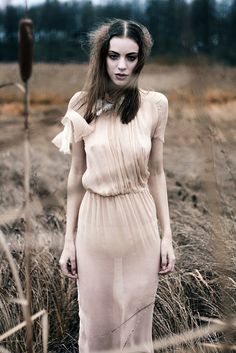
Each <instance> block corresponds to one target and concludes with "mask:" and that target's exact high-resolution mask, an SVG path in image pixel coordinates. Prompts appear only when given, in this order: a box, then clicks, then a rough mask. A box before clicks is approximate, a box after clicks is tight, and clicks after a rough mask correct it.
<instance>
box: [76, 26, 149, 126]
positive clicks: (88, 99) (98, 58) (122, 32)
mask: <svg viewBox="0 0 236 353" xmlns="http://www.w3.org/2000/svg"><path fill="white" fill-rule="evenodd" d="M114 36H117V37H128V38H130V39H133V40H134V41H135V42H136V43H137V44H138V46H139V53H138V62H137V65H136V66H135V68H134V70H133V74H132V77H131V80H130V82H129V83H128V84H127V85H126V86H124V87H117V88H115V89H114V86H113V85H112V82H111V79H110V77H109V76H108V73H107V68H106V58H107V54H108V50H109V43H110V40H111V38H112V37H114ZM89 43H90V62H89V70H88V74H87V78H86V81H85V85H84V87H83V91H84V92H85V94H83V96H82V104H81V106H80V107H82V106H83V105H85V107H86V110H85V114H84V118H85V119H86V121H87V122H88V123H90V122H91V121H92V120H93V119H94V118H96V110H97V102H98V100H99V99H100V100H101V101H102V102H104V100H105V98H106V96H107V94H108V95H109V97H110V98H111V99H112V101H114V102H115V103H114V107H113V109H115V111H116V112H117V113H118V114H119V115H120V116H121V121H122V123H126V124H128V122H129V121H131V120H132V119H134V118H135V116H136V114H137V112H138V110H139V107H140V102H141V100H140V93H139V89H138V77H139V74H140V72H141V70H142V68H143V66H144V63H145V60H146V58H147V57H148V55H149V53H150V50H151V47H152V45H153V41H152V38H151V35H150V33H149V31H148V30H147V28H146V27H145V26H143V25H141V24H138V23H137V22H134V21H129V20H127V21H126V20H121V19H115V20H110V21H108V22H106V23H104V24H102V25H100V26H99V27H98V28H97V29H96V30H94V31H92V32H90V34H89Z"/></svg>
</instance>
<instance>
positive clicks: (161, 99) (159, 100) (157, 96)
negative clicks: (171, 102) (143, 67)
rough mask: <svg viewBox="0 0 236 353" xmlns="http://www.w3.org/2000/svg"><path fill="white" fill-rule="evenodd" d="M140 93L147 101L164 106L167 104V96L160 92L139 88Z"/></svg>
mask: <svg viewBox="0 0 236 353" xmlns="http://www.w3.org/2000/svg"><path fill="white" fill-rule="evenodd" d="M140 94H141V97H142V98H143V99H144V100H146V101H149V102H152V103H154V104H158V105H159V104H161V105H164V106H168V98H167V97H166V95H165V94H164V93H162V92H157V91H145V90H141V89H140Z"/></svg>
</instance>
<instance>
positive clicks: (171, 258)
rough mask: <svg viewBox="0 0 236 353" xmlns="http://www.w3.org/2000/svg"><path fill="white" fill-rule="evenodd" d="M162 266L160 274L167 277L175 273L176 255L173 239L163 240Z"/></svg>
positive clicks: (165, 238) (166, 238) (164, 238)
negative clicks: (170, 273)
mask: <svg viewBox="0 0 236 353" xmlns="http://www.w3.org/2000/svg"><path fill="white" fill-rule="evenodd" d="M160 261H161V264H160V271H159V274H161V275H166V274H168V273H169V272H173V271H174V265H175V254H174V249H173V245H172V239H171V238H168V237H163V238H162V239H161V259H160Z"/></svg>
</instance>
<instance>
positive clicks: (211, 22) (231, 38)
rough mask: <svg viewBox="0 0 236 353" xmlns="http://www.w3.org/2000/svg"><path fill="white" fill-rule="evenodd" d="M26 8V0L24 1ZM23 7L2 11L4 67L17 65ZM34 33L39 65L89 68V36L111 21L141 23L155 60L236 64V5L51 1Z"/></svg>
mask: <svg viewBox="0 0 236 353" xmlns="http://www.w3.org/2000/svg"><path fill="white" fill-rule="evenodd" d="M22 3H24V2H23V0H22ZM24 10H25V9H24V7H14V6H7V7H6V8H5V9H4V10H1V11H0V61H2V62H9V61H16V60H17V55H18V54H17V41H18V23H19V19H20V18H22V17H23V16H24ZM27 15H28V17H30V18H31V19H32V20H33V23H34V33H35V47H34V61H35V62H39V61H43V62H86V61H87V60H88V50H89V49H88V43H87V34H88V32H89V31H91V30H93V29H95V28H96V27H97V26H98V25H99V24H100V23H102V22H103V21H105V20H107V19H112V18H122V19H132V20H136V21H139V22H141V23H143V24H144V25H146V26H147V27H148V29H149V30H150V32H151V34H152V36H153V39H154V47H153V50H152V58H164V60H166V61H168V62H169V63H170V62H173V63H175V62H177V61H180V62H181V61H182V60H183V59H184V58H191V57H193V56H195V55H196V54H200V55H203V56H206V57H208V58H210V60H211V59H212V60H214V61H218V62H222V63H225V64H229V65H235V64H236V0H233V1H230V0H221V1H216V0H193V1H192V2H191V3H187V2H186V0H147V1H146V2H145V5H143V2H140V1H139V0H136V1H135V0H134V1H128V0H127V1H126V2H124V1H122V2H118V1H116V2H114V1H107V2H106V1H104V4H103V5H95V4H93V3H92V2H91V1H86V0H81V1H71V2H67V3H60V2H59V1H57V0H47V1H46V2H45V3H44V4H42V5H38V6H34V7H31V8H30V9H29V10H28V13H27Z"/></svg>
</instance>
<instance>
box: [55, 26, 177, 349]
mask: <svg viewBox="0 0 236 353" xmlns="http://www.w3.org/2000/svg"><path fill="white" fill-rule="evenodd" d="M90 44H91V57H90V65H89V71H88V78H87V81H86V85H85V89H84V90H83V91H81V92H77V93H75V94H74V95H73V97H72V98H71V100H70V102H69V105H68V110H67V112H66V114H65V116H64V117H63V119H62V120H61V122H62V124H63V125H64V129H63V131H62V132H60V133H59V134H58V135H57V136H56V137H55V138H54V139H53V140H52V142H53V143H54V144H55V145H56V146H57V147H58V148H59V149H60V151H62V152H64V153H68V154H72V160H71V168H70V172H69V176H68V186H67V187H68V196H67V224H66V235H65V244H64V249H63V252H62V254H61V258H60V265H61V269H62V272H63V273H64V274H65V275H66V276H68V277H70V278H75V279H76V280H77V285H78V299H79V317H80V330H79V350H80V353H91V352H96V351H106V350H112V349H118V351H122V352H123V351H126V349H127V351H128V352H145V353H146V352H153V342H152V316H153V309H154V302H155V294H156V290H157V287H158V281H159V275H161V274H162V275H165V274H168V273H170V272H171V271H173V269H174V262H175V255H174V250H173V246H172V233H171V227H170V219H169V209H168V199H167V188H166V179H165V173H164V170H163V143H164V132H165V127H166V123H167V116H168V100H167V98H166V96H165V95H164V94H162V93H160V92H153V91H150V92H147V91H143V90H141V89H139V88H138V77H139V74H140V72H141V70H142V68H143V65H144V62H145V60H146V58H147V56H148V54H149V52H150V49H151V47H152V39H151V36H150V34H149V32H148V30H147V29H146V28H145V27H144V26H142V25H140V24H137V23H135V22H132V21H123V20H113V21H109V22H107V23H105V24H103V25H102V26H100V27H99V28H98V29H97V30H95V31H94V32H92V34H91V37H90ZM158 221H159V222H160V228H161V236H160V234H159V230H158Z"/></svg>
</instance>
